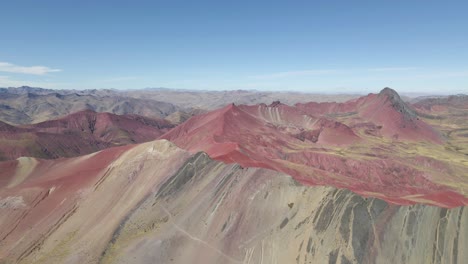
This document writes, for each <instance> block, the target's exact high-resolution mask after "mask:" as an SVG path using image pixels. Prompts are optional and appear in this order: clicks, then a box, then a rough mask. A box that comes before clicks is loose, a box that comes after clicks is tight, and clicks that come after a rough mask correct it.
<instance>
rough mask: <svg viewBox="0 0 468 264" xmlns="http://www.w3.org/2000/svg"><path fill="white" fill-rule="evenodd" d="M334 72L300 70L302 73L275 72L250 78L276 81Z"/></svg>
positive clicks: (332, 71)
mask: <svg viewBox="0 0 468 264" xmlns="http://www.w3.org/2000/svg"><path fill="white" fill-rule="evenodd" d="M336 72H337V71H336V70H302V71H285V72H277V73H272V74H264V75H255V76H251V78H254V79H277V78H287V77H297V76H313V75H325V74H331V73H336Z"/></svg>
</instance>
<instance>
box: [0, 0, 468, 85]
mask: <svg viewBox="0 0 468 264" xmlns="http://www.w3.org/2000/svg"><path fill="white" fill-rule="evenodd" d="M466 10H468V2H467V1H397V0H396V1H285V0H282V1H273V0H271V1H241V0H239V1H202V0H200V1H177V0H167V1H71V0H61V1H47V0H41V1H21V0H18V1H3V2H2V3H1V4H0V15H1V18H0V19H1V23H0V34H1V41H0V87H6V86H20V85H31V86H40V87H47V88H61V89H94V88H117V89H135V88H145V87H169V88H185V89H207V90H230V89H257V90H295V91H308V92H327V93H336V92H346V93H354V92H359V93H367V92H377V91H379V90H380V89H381V88H383V87H385V86H389V87H392V88H394V89H396V90H398V91H399V92H404V93H411V92H414V93H460V92H464V93H468V15H467V13H466Z"/></svg>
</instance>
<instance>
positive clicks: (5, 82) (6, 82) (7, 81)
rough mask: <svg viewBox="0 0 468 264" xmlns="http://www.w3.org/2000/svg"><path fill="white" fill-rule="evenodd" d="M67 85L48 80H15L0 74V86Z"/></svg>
mask: <svg viewBox="0 0 468 264" xmlns="http://www.w3.org/2000/svg"><path fill="white" fill-rule="evenodd" d="M66 85H68V84H67V83H55V82H48V81H24V80H15V79H12V78H10V77H9V76H0V87H20V86H31V87H41V88H63V86H66Z"/></svg>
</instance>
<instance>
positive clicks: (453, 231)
mask: <svg viewBox="0 0 468 264" xmlns="http://www.w3.org/2000/svg"><path fill="white" fill-rule="evenodd" d="M0 168H1V169H0V227H1V228H0V261H2V262H4V263H310V262H312V263H389V262H391V263H421V264H422V263H424V264H427V263H464V260H466V259H467V257H468V256H467V255H466V254H467V252H466V250H463V249H465V248H466V246H467V243H468V228H467V227H468V213H467V212H466V210H464V208H463V207H460V208H455V209H444V208H438V207H433V206H426V205H420V204H419V205H414V206H396V205H391V204H387V203H386V202H384V201H382V200H379V199H366V198H362V197H360V196H358V195H356V194H353V193H352V192H350V191H347V190H337V189H335V188H333V187H318V186H316V187H309V186H303V185H300V184H298V183H297V182H295V181H294V180H293V179H292V178H291V177H289V176H287V175H285V174H283V173H279V172H276V171H271V170H266V169H261V168H242V167H241V166H239V165H237V164H225V163H221V162H218V161H213V160H211V159H210V158H209V157H208V156H207V155H206V154H204V153H197V154H194V155H192V154H189V153H188V152H186V151H184V150H181V149H179V148H177V147H175V145H173V144H171V143H170V142H167V141H154V142H148V143H144V144H140V145H133V146H124V147H117V148H111V149H107V150H103V151H101V152H98V153H94V154H91V155H87V156H83V157H77V158H71V159H61V160H38V159H33V158H28V159H26V158H21V159H18V160H15V161H8V162H3V163H0Z"/></svg>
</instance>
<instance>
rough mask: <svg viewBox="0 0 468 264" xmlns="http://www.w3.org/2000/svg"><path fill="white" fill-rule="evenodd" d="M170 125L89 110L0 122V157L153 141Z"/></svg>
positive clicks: (50, 154) (75, 151)
mask: <svg viewBox="0 0 468 264" xmlns="http://www.w3.org/2000/svg"><path fill="white" fill-rule="evenodd" d="M172 127H173V125H172V124H170V123H169V122H168V121H166V120H163V119H153V118H147V117H142V116H137V115H121V116H119V115H115V114H110V113H96V112H93V111H90V110H86V111H81V112H77V113H74V114H71V115H68V116H66V117H63V118H60V119H57V120H51V121H46V122H41V123H37V124H32V125H26V126H18V127H15V126H11V125H8V124H6V123H3V122H0V141H1V142H2V144H1V145H0V160H7V159H15V158H18V157H21V156H31V157H40V158H58V157H71V156H78V155H83V154H88V153H91V152H95V151H98V150H101V149H104V148H108V147H111V146H118V145H126V144H132V143H139V142H146V141H150V140H154V139H156V138H158V137H159V136H160V135H162V134H163V133H164V132H167V131H168V130H169V129H170V128H172Z"/></svg>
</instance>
